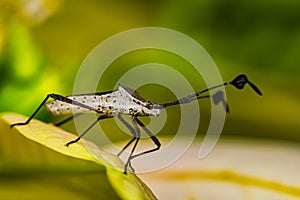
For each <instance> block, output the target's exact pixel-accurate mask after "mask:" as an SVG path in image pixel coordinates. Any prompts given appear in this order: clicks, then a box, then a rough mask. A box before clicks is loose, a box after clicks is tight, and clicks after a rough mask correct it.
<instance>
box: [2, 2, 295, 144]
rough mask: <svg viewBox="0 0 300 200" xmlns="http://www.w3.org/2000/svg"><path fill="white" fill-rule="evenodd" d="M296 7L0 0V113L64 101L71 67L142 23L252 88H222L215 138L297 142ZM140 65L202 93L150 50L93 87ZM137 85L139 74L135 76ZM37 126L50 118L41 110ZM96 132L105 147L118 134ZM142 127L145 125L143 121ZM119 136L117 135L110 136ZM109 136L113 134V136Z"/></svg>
mask: <svg viewBox="0 0 300 200" xmlns="http://www.w3.org/2000/svg"><path fill="white" fill-rule="evenodd" d="M299 9H300V1H298V0H252V1H238V0H227V1H221V0H202V1H197V0H186V1H179V0H172V1H170V0H165V1H158V0H154V1H145V0H144V1H141V0H128V1H121V0H119V1H118V0H111V1H101V0H100V1H96V0H72V1H71V0H16V1H10V0H0V112H17V113H21V114H24V115H30V114H31V113H32V112H33V111H34V110H35V109H36V107H37V106H38V105H39V104H40V102H41V101H42V100H43V99H44V98H45V96H46V94H48V93H52V92H55V93H59V94H65V95H68V94H72V87H73V81H74V79H75V76H76V73H77V70H78V69H79V67H80V64H81V63H82V62H83V60H84V58H85V57H86V56H87V55H88V53H89V52H90V51H91V50H92V49H93V48H94V47H95V46H96V45H98V44H99V43H100V42H101V41H104V40H105V39H107V38H108V37H110V36H112V35H114V34H117V33H120V32H122V31H125V30H128V29H132V28H137V27H147V26H155V27H156V26H157V27H165V28H170V29H174V30H176V31H179V32H182V33H184V34H186V35H188V36H190V37H192V38H194V39H195V40H196V41H198V42H199V43H200V44H201V45H202V46H203V47H204V48H205V49H206V50H207V52H208V53H209V54H210V56H211V57H212V58H213V60H214V61H215V63H216V65H217V66H218V68H219V70H220V72H221V74H222V75H223V79H224V80H231V79H232V78H234V77H235V76H236V75H237V74H240V73H245V74H247V75H248V76H249V78H250V79H251V80H252V82H254V83H255V84H257V85H258V87H259V88H260V89H261V90H262V92H263V94H264V96H263V97H259V96H257V95H256V94H255V93H254V92H253V91H251V90H250V89H249V88H248V87H247V88H245V89H244V90H243V91H237V90H236V89H234V88H229V87H228V88H227V97H228V102H229V105H230V109H231V112H230V113H229V114H228V117H227V119H226V123H225V127H224V130H223V133H222V135H221V137H226V136H235V137H237V136H238V137H245V138H246V137H255V138H258V139H259V138H264V139H267V140H285V141H291V142H295V143H298V142H300V122H299V118H300V105H299V99H300V92H299V87H300V82H299V75H300V67H299V63H300V56H299V51H300V12H299ZM147 62H158V63H164V64H167V65H169V66H174V67H175V68H178V69H180V70H181V72H182V73H183V74H185V75H186V77H187V78H189V79H190V81H191V84H192V85H193V87H194V88H195V90H201V89H203V88H204V87H205V85H203V82H201V80H197V79H195V78H194V77H193V74H192V73H190V72H189V70H188V69H189V68H188V67H185V65H188V64H187V63H185V62H183V61H182V60H180V59H179V58H178V57H176V55H170V54H168V53H166V52H160V51H155V50H145V51H142V52H133V53H132V54H130V55H127V56H124V57H122V58H120V59H119V60H117V61H116V62H114V63H113V64H112V65H113V66H115V67H112V69H116V70H115V71H114V70H112V71H111V72H107V73H108V74H107V78H106V79H104V80H102V82H101V84H99V90H103V91H105V90H112V89H114V88H113V86H114V85H115V82H114V81H113V80H117V78H118V77H119V76H120V73H122V71H118V70H117V69H120V68H122V69H129V68H131V67H133V66H136V65H138V64H142V63H147ZM140 78H142V77H140ZM138 91H139V92H140V94H141V95H142V96H143V97H145V98H146V99H149V100H152V101H155V102H158V103H163V102H166V101H170V100H173V99H174V95H173V94H172V93H171V92H170V91H168V90H167V89H166V88H163V87H159V86H157V85H152V86H151V85H148V86H144V87H141V88H139V90H138ZM199 105H200V107H201V109H203V110H204V112H202V113H201V123H200V125H201V126H200V129H199V135H201V134H202V133H203V132H204V131H205V129H206V128H207V125H208V121H209V116H210V115H209V110H210V109H209V106H210V104H209V102H206V101H203V102H199ZM179 114H180V113H179V110H178V109H176V108H174V109H169V110H168V123H167V124H166V126H165V127H164V129H163V130H162V131H161V132H160V133H159V134H158V136H159V135H167V134H169V135H171V134H172V132H176V128H177V127H176V126H173V125H172V124H174V122H176V121H177V120H178V119H179V117H178V116H179ZM37 118H38V119H42V120H43V121H47V122H50V121H52V120H53V117H51V116H50V115H49V114H48V113H47V112H46V111H45V110H42V111H41V112H40V113H39V114H38V115H37ZM113 123H114V122H110V121H107V123H105V124H104V123H103V124H102V125H103V126H104V128H105V126H106V128H107V129H110V130H114V131H111V132H112V133H113V134H111V135H110V137H112V138H113V139H114V140H123V139H125V138H128V136H127V135H125V136H124V134H123V135H122V134H120V130H119V129H112V127H113ZM145 123H147V119H145ZM115 130H119V131H115ZM114 134H115V135H114Z"/></svg>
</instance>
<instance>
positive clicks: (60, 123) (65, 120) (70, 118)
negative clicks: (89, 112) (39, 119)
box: [54, 113, 83, 126]
mask: <svg viewBox="0 0 300 200" xmlns="http://www.w3.org/2000/svg"><path fill="white" fill-rule="evenodd" d="M82 114H83V113H76V114H74V115H71V116H69V117H68V118H66V119H64V120H62V121H60V122H57V123H55V124H54V126H61V125H63V124H65V123H67V122H68V121H70V120H72V119H73V118H75V117H78V116H79V115H82Z"/></svg>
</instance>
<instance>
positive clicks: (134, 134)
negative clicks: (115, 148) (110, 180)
mask: <svg viewBox="0 0 300 200" xmlns="http://www.w3.org/2000/svg"><path fill="white" fill-rule="evenodd" d="M118 119H119V120H120V121H121V122H122V123H123V124H124V125H125V126H126V127H127V128H128V130H129V131H130V132H131V133H132V135H133V136H134V137H133V138H132V139H131V140H130V141H129V142H128V143H127V144H126V145H125V146H124V147H123V148H122V150H121V151H120V152H119V153H118V154H117V156H120V155H121V154H122V153H123V152H124V151H125V149H127V147H129V145H130V144H131V143H132V142H133V141H134V140H136V133H135V130H134V128H133V127H132V126H131V125H130V124H129V123H127V122H126V121H125V120H124V119H123V117H122V114H120V113H119V114H118Z"/></svg>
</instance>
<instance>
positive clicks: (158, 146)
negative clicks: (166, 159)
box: [130, 117, 161, 160]
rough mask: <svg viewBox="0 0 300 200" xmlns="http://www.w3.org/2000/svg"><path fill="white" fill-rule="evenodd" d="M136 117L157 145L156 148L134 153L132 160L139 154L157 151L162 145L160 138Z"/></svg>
mask: <svg viewBox="0 0 300 200" xmlns="http://www.w3.org/2000/svg"><path fill="white" fill-rule="evenodd" d="M134 119H135V121H136V122H137V123H138V125H140V126H141V127H142V128H143V130H144V131H145V132H146V134H147V135H149V136H150V138H151V140H152V141H153V142H154V144H155V145H156V146H157V147H156V148H154V149H150V150H147V151H144V152H141V153H138V154H136V155H133V156H131V157H130V160H132V159H133V158H136V157H138V156H142V155H145V154H147V153H151V152H154V151H157V150H159V149H160V146H161V144H160V142H159V140H158V139H157V137H155V135H153V134H152V133H151V131H150V130H149V129H148V128H147V127H146V126H145V125H144V124H143V123H142V122H141V121H140V120H139V119H138V118H137V117H135V118H134Z"/></svg>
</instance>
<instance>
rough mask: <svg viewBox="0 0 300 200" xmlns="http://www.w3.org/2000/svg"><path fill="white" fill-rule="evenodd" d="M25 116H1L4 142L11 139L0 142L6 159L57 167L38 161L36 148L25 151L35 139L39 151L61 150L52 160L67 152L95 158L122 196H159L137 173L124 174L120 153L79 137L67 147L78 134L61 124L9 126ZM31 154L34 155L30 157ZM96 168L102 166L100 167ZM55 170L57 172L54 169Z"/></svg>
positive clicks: (0, 121)
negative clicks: (107, 150)
mask: <svg viewBox="0 0 300 200" xmlns="http://www.w3.org/2000/svg"><path fill="white" fill-rule="evenodd" d="M26 119H27V117H24V116H21V115H16V114H2V115H1V116H0V130H1V134H0V135H1V136H0V138H1V143H5V142H7V141H8V144H10V145H8V146H7V145H4V144H1V145H2V148H1V149H0V153H1V155H5V156H2V158H3V159H2V160H4V163H14V162H15V163H18V162H21V161H22V160H23V161H24V162H23V163H27V164H26V167H27V168H28V169H30V167H33V168H36V169H39V168H40V167H41V166H42V165H44V166H45V167H46V168H51V167H53V168H55V164H53V163H51V162H50V163H51V164H50V165H49V166H47V162H46V163H41V161H38V162H35V159H36V158H35V156H36V155H35V154H34V153H33V154H30V153H32V152H33V151H32V150H31V151H30V152H25V150H26V148H27V146H26V145H27V144H28V143H29V142H31V143H32V142H33V141H34V143H37V146H36V147H35V148H38V151H39V150H40V151H41V152H45V149H44V148H45V147H48V149H51V150H54V151H56V152H58V153H59V154H58V153H55V155H54V156H53V155H51V156H53V157H55V158H54V159H53V160H56V159H57V157H59V156H61V155H64V156H67V157H72V158H77V159H73V160H78V159H82V160H87V161H91V162H94V163H96V164H97V166H98V165H100V166H104V167H105V169H106V170H105V171H106V175H107V178H108V180H109V182H110V185H111V186H112V187H113V189H114V191H115V192H116V193H117V194H118V196H119V197H120V198H122V199H156V198H155V196H154V195H153V193H152V192H151V190H150V189H149V188H148V187H147V186H146V185H145V184H144V183H143V182H142V181H141V180H140V179H139V178H138V177H137V176H136V175H135V174H132V173H128V175H124V174H123V171H122V170H123V167H124V163H123V162H122V161H121V160H120V159H119V158H118V157H117V156H115V155H113V154H110V153H108V152H105V151H103V150H102V149H101V148H99V147H98V146H96V145H95V144H93V143H92V142H89V141H86V140H80V141H79V142H77V143H74V144H72V145H70V146H69V147H66V146H65V144H66V142H69V141H71V140H74V139H75V138H76V137H77V136H75V135H73V134H70V133H68V132H66V131H64V130H62V129H60V128H58V127H55V126H53V125H50V124H45V123H43V122H40V121H38V120H35V119H33V120H32V121H31V122H30V123H29V124H28V125H25V126H15V127H14V128H13V129H10V128H9V126H10V124H13V123H17V122H24V121H26ZM20 135H21V137H20ZM22 136H24V137H25V138H24V137H22ZM9 141H10V142H9ZM11 144H15V145H16V146H12V145H11ZM20 146H21V149H22V150H23V151H18V150H16V149H18V148H19V149H20ZM3 147H4V148H3ZM7 147H8V148H7ZM46 149H47V148H46ZM46 154H47V155H46ZM48 154H51V153H49V152H47V153H45V155H46V157H47V156H49V155H48ZM39 156H41V155H39ZM42 156H43V155H42ZM28 157H29V158H31V159H28ZM36 160H40V159H36ZM50 160H51V159H50ZM57 160H59V159H57ZM73 162H74V161H73ZM75 162H76V161H75ZM88 163H90V162H88ZM58 165H59V166H61V165H63V164H62V163H59V164H58ZM65 165H68V163H65ZM83 166H84V164H83V165H81V169H82V171H83V172H84V171H85V168H84V167H83ZM69 167H70V169H69V170H70V172H72V171H73V170H74V169H73V168H71V167H72V165H70V166H69ZM89 168H90V169H93V170H95V169H96V167H95V166H92V167H91V166H89ZM97 169H98V170H99V167H98V168H97ZM11 171H13V170H11ZM29 171H30V170H29ZM100 171H101V170H100ZM53 173H55V170H54V172H53ZM99 181H100V180H99ZM86 184H89V183H86ZM101 190H102V188H99V193H101V192H104V193H105V192H106V191H105V190H102V191H101Z"/></svg>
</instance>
